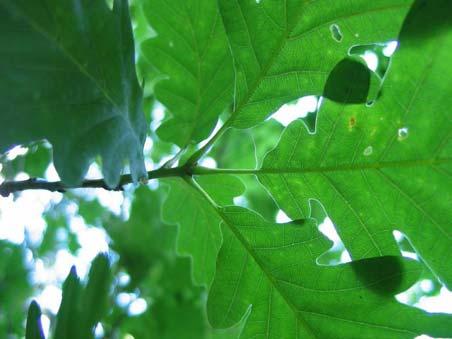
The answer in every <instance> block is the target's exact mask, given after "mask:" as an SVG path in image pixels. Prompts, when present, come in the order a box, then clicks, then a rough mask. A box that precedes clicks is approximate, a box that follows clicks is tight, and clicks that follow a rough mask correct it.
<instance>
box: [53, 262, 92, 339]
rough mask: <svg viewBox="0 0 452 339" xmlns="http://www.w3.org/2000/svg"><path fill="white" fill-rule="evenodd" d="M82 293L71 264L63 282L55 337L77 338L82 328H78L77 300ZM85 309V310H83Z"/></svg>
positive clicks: (78, 309)
mask: <svg viewBox="0 0 452 339" xmlns="http://www.w3.org/2000/svg"><path fill="white" fill-rule="evenodd" d="M81 295H82V285H81V283H80V279H79V277H78V276H77V272H76V270H75V266H72V268H71V271H70V272H69V275H68V277H67V278H66V280H65V281H64V284H63V296H62V299H61V304H60V308H59V309H58V313H57V321H56V326H55V332H54V337H55V338H67V339H79V338H80V335H81V334H82V332H83V330H82V329H81V328H80V325H81V323H80V321H81V319H80V308H79V305H80V304H79V301H80V298H81ZM84 311H86V310H84Z"/></svg>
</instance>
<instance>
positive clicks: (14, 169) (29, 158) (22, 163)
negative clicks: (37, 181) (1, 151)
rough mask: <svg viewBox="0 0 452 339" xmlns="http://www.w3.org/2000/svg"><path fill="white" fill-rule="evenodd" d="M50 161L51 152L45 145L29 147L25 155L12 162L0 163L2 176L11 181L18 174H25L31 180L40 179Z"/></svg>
mask: <svg viewBox="0 0 452 339" xmlns="http://www.w3.org/2000/svg"><path fill="white" fill-rule="evenodd" d="M51 160H52V154H51V150H50V149H49V148H48V147H47V145H43V144H36V145H31V146H30V148H29V150H28V152H27V153H26V154H25V155H23V156H18V157H16V158H15V159H14V160H12V161H8V160H6V161H1V163H2V166H3V168H2V175H3V176H4V177H5V179H8V180H12V179H14V178H15V176H16V175H17V174H19V173H20V172H25V173H27V174H28V175H29V176H30V177H32V178H33V177H34V178H42V177H44V174H45V171H46V170H47V167H48V166H49V164H50V162H51Z"/></svg>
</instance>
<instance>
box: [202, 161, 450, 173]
mask: <svg viewBox="0 0 452 339" xmlns="http://www.w3.org/2000/svg"><path fill="white" fill-rule="evenodd" d="M451 161H452V158H440V159H422V160H402V161H386V162H377V163H367V164H356V165H353V164H352V165H341V166H325V167H284V168H275V167H274V168H272V167H262V168H258V169H227V168H208V167H202V166H198V167H196V168H194V170H193V174H194V175H214V174H255V175H260V174H290V173H302V174H304V173H314V174H315V173H319V174H321V173H331V172H348V171H350V172H351V171H362V170H370V169H385V168H410V167H431V166H436V165H442V164H446V163H448V162H451Z"/></svg>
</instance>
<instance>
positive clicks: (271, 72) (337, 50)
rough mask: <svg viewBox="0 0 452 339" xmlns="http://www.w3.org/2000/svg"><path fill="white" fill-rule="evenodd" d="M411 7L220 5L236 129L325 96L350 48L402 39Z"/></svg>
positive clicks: (400, 1)
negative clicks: (231, 72) (230, 57)
mask: <svg viewBox="0 0 452 339" xmlns="http://www.w3.org/2000/svg"><path fill="white" fill-rule="evenodd" d="M411 3H412V0H375V1H368V0H355V1H334V2H333V3H332V2H331V1H329V0H319V1H302V0H289V1H268V0H267V1H265V0H263V1H250V0H237V1H230V0H220V1H219V5H220V12H221V15H222V17H223V22H224V25H225V28H226V33H227V35H228V38H229V43H230V45H231V50H232V54H233V57H234V61H235V70H236V89H235V93H236V95H235V104H234V111H233V113H232V117H231V122H230V124H231V126H235V127H239V128H248V127H250V126H253V125H255V124H256V123H259V122H261V121H263V120H264V119H265V118H266V117H267V116H269V115H270V114H271V113H273V112H274V111H276V109H277V108H278V107H280V106H281V105H283V104H285V103H287V102H290V101H292V100H294V99H297V98H299V97H303V96H306V95H320V94H321V93H322V89H323V87H324V85H325V82H326V79H327V77H328V75H329V73H330V72H331V70H332V69H333V68H334V66H335V65H336V64H337V63H338V62H339V61H340V60H342V59H343V58H344V57H346V56H347V55H348V50H349V48H350V47H352V46H353V45H357V44H364V43H371V42H386V41H388V40H390V39H394V38H395V37H396V35H397V32H398V31H399V29H400V25H401V22H402V20H403V18H404V16H405V14H406V12H407V10H408V8H409V6H410V4H411ZM332 30H333V32H332ZM337 31H339V32H340V34H341V39H339V40H340V41H338V39H337V34H335V33H338V32H337Z"/></svg>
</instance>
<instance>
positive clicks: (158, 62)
mask: <svg viewBox="0 0 452 339" xmlns="http://www.w3.org/2000/svg"><path fill="white" fill-rule="evenodd" d="M143 6H144V8H145V14H146V16H147V18H148V20H149V23H150V25H151V26H152V28H153V29H154V30H155V31H156V32H157V34H158V35H157V37H156V38H152V39H149V40H148V41H146V42H144V43H143V44H142V53H143V55H144V56H145V57H146V58H147V59H148V60H149V61H150V62H151V63H152V64H153V65H154V66H155V67H156V68H157V69H158V70H159V71H160V72H161V73H162V74H163V75H165V76H166V77H167V79H166V80H163V81H161V82H159V83H158V84H157V85H156V87H155V95H156V97H157V99H158V100H159V101H160V102H161V103H163V104H164V105H165V106H166V107H167V108H168V109H169V111H170V112H171V114H172V118H171V119H169V120H167V121H165V122H164V123H163V124H162V126H160V128H159V129H158V131H157V133H158V135H159V137H161V138H162V139H163V140H166V141H171V142H174V143H176V144H177V145H178V146H180V147H181V148H185V146H186V145H187V144H189V143H197V142H199V141H201V140H203V139H205V138H207V137H208V136H209V134H210V132H212V130H213V128H214V127H215V123H216V121H217V119H218V117H219V115H220V114H221V113H222V112H223V111H224V110H225V109H226V108H227V106H228V105H229V104H230V102H231V99H232V87H233V86H232V85H233V75H234V73H233V68H232V58H231V54H230V51H229V48H228V42H227V39H226V35H225V33H224V28H223V25H222V22H221V18H220V16H219V13H218V8H217V5H216V2H215V1H212V0H188V1H187V0H174V1H165V0H146V1H145V2H144V4H143Z"/></svg>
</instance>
